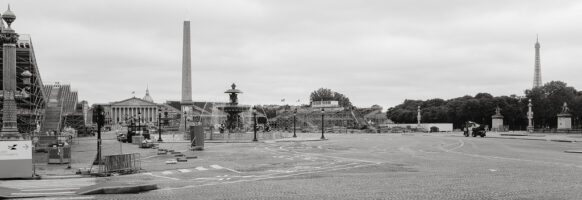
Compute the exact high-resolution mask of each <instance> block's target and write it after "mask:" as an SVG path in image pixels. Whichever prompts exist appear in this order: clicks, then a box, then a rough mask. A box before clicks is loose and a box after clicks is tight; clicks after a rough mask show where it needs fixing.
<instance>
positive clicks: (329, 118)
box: [269, 107, 387, 133]
mask: <svg viewBox="0 0 582 200" xmlns="http://www.w3.org/2000/svg"><path fill="white" fill-rule="evenodd" d="M294 112H295V111H294V109H287V108H282V109H280V110H277V116H276V117H274V118H271V119H269V125H270V126H271V127H272V128H275V129H279V130H288V131H289V130H292V129H293V114H294ZM382 115H384V116H382ZM386 121H387V120H386V117H385V114H384V113H382V110H381V109H380V110H378V109H375V108H354V109H345V108H337V109H331V110H328V111H325V114H324V123H323V124H324V131H325V132H327V133H345V132H353V131H355V130H360V129H365V131H367V132H377V131H378V130H379V127H378V125H379V124H382V123H385V122H386ZM295 126H296V129H298V130H301V131H302V132H319V131H320V130H321V110H320V109H314V108H311V107H298V109H297V113H295Z"/></svg>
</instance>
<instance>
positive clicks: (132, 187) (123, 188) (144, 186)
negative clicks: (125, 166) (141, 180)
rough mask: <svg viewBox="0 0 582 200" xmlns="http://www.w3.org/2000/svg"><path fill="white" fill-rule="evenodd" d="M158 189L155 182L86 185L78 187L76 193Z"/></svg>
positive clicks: (137, 191) (128, 191) (135, 191)
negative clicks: (121, 184)
mask: <svg viewBox="0 0 582 200" xmlns="http://www.w3.org/2000/svg"><path fill="white" fill-rule="evenodd" d="M156 189H158V185H156V184H142V185H123V186H110V187H104V186H95V185H93V186H88V187H85V188H81V189H79V190H78V191H77V192H76V194H78V195H93V194H129V193H139V192H145V191H150V190H156Z"/></svg>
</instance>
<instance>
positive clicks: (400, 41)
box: [0, 0, 582, 108]
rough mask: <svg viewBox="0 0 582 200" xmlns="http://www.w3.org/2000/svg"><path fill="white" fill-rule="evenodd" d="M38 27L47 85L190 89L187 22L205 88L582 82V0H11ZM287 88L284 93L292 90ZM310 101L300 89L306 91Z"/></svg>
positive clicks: (108, 91) (111, 97) (97, 95)
mask: <svg viewBox="0 0 582 200" xmlns="http://www.w3.org/2000/svg"><path fill="white" fill-rule="evenodd" d="M2 2H4V4H3V5H1V7H0V9H1V10H5V9H6V5H7V4H8V3H10V4H11V8H12V11H13V12H14V13H15V14H16V16H17V19H16V21H15V22H14V24H13V28H14V29H15V30H16V31H17V32H18V33H21V34H30V35H31V37H32V40H33V43H34V48H35V53H36V60H37V62H38V67H39V70H40V73H41V76H42V79H43V81H44V83H45V84H48V83H53V82H55V81H58V82H61V83H68V84H71V86H72V87H73V88H74V89H76V90H78V92H79V100H82V99H85V100H88V101H89V103H90V104H93V103H107V102H112V101H119V100H123V99H126V98H129V97H132V94H131V92H132V91H135V92H136V96H138V97H143V96H144V94H145V89H146V86H147V85H149V89H150V93H151V96H152V97H153V98H154V100H155V101H156V102H158V103H162V102H165V101H166V100H179V99H180V98H181V97H180V95H181V68H182V66H181V62H182V25H183V21H184V20H190V21H191V32H192V34H191V40H192V75H193V78H192V83H193V87H192V88H193V99H194V100H195V101H227V100H228V96H227V95H226V94H224V93H223V92H224V91H225V90H226V89H229V87H230V85H231V84H232V83H233V82H235V83H236V84H237V85H238V87H237V88H238V89H240V90H242V91H243V92H244V94H242V95H240V96H239V102H240V103H242V104H283V103H289V104H299V103H308V102H309V94H310V93H311V92H312V91H313V90H316V89H318V88H320V87H324V88H329V89H332V90H334V91H337V92H340V93H343V94H345V95H346V96H348V97H349V98H350V99H351V101H352V103H353V104H354V105H356V106H359V107H368V106H371V105H373V104H378V105H381V106H383V107H384V108H388V107H392V106H395V105H397V104H399V103H401V102H403V101H404V99H429V98H443V99H450V98H455V97H459V96H463V95H467V94H468V95H475V94H476V93H478V92H489V93H491V94H493V95H495V96H499V95H511V94H517V95H523V91H524V90H525V89H527V88H531V87H532V84H533V83H532V82H533V72H534V43H535V40H536V34H539V41H540V43H541V62H542V80H543V82H548V81H551V80H561V81H564V82H566V83H568V84H569V85H570V86H574V87H576V88H577V89H578V90H582V78H580V75H581V74H582V73H581V72H582V70H581V67H582V59H580V58H582V26H581V24H582V1H578V0H573V1H559V0H557V1H533V0H523V1H507V0H488V1H467V0H439V1H433V0H425V1H420V0H397V1H394V0H366V1H362V0H353V1H348V0H292V1H290V0H281V1H275V0H220V1H216V0H184V1H161V0H157V1H146V0H134V1H128V0H126V1H117V0H84V1H78V0H51V1H41V0H35V1H32V0H18V1H16V0H11V1H6V0H3V1H2ZM283 98H284V99H286V101H285V102H281V99H283ZM297 100H300V102H299V103H297Z"/></svg>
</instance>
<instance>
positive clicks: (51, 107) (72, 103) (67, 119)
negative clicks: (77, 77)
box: [41, 82, 85, 133]
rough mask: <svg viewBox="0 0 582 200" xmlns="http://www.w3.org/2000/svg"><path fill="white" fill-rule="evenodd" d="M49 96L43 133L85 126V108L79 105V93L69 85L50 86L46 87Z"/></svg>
mask: <svg viewBox="0 0 582 200" xmlns="http://www.w3.org/2000/svg"><path fill="white" fill-rule="evenodd" d="M44 93H45V94H47V96H48V98H47V99H48V103H47V106H46V113H45V120H44V123H43V125H42V129H41V132H42V133H46V132H47V131H57V132H60V131H61V130H62V129H63V128H65V127H71V128H74V129H77V130H78V129H80V128H82V127H83V126H84V125H85V120H84V115H83V108H82V105H81V104H79V103H78V97H77V92H76V91H72V90H71V86H70V85H68V84H60V83H58V82H57V83H55V84H50V85H45V86H44Z"/></svg>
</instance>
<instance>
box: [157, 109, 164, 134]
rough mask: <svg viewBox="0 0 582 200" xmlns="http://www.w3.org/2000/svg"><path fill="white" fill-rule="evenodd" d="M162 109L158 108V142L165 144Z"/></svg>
mask: <svg viewBox="0 0 582 200" xmlns="http://www.w3.org/2000/svg"><path fill="white" fill-rule="evenodd" d="M161 119H162V108H158V142H163V140H162V121H161Z"/></svg>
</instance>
